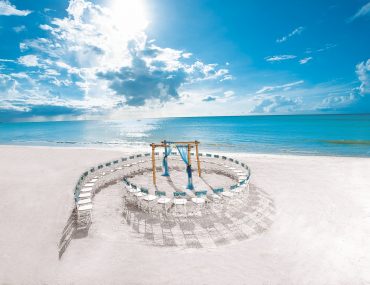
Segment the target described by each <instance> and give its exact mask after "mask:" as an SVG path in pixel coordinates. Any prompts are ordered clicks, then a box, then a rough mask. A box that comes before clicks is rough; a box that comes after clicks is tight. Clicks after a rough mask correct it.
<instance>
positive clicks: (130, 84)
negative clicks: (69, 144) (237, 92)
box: [6, 0, 232, 116]
mask: <svg viewBox="0 0 370 285" xmlns="http://www.w3.org/2000/svg"><path fill="white" fill-rule="evenodd" d="M140 2H141V1H140V0H137V1H136V0H135V1H130V5H129V6H130V7H131V6H133V7H134V8H135V9H134V10H132V9H131V10H130V9H129V8H130V7H129V6H127V7H122V5H123V6H124V5H128V4H127V3H128V2H126V1H120V0H112V1H110V2H109V3H110V4H109V5H110V6H101V5H98V4H94V3H93V2H91V1H88V0H70V1H69V5H68V8H67V9H66V11H67V15H66V16H65V17H63V18H53V19H51V20H50V21H49V22H46V23H41V25H39V28H40V29H42V30H44V31H46V32H47V34H48V36H46V37H39V38H30V39H26V40H24V41H23V42H21V43H20V45H19V47H20V50H21V51H22V52H24V53H28V54H27V55H24V56H21V57H20V58H19V59H18V60H17V63H19V64H20V65H23V67H24V68H25V69H26V70H27V68H31V70H32V71H33V72H34V73H31V72H30V70H28V74H29V75H30V76H31V77H32V78H31V79H32V82H25V81H17V83H14V84H15V86H16V87H15V91H14V92H18V93H17V94H21V93H22V92H23V94H26V95H27V96H31V91H32V94H40V93H41V92H45V94H44V95H45V97H44V98H43V100H45V101H50V100H53V99H55V98H61V97H63V98H64V100H65V102H63V103H62V102H61V101H58V100H56V101H55V104H54V106H57V105H58V104H61V106H63V107H64V108H71V109H76V108H77V107H76V106H79V105H78V104H80V105H83V106H86V108H80V107H78V108H77V109H78V110H79V111H80V110H82V112H86V114H89V113H91V112H92V110H95V111H96V110H99V109H101V110H104V112H106V111H107V110H115V109H117V108H119V109H125V108H134V107H138V108H140V107H142V106H144V105H145V104H149V103H150V105H151V106H154V104H159V105H162V104H163V103H166V102H172V101H177V100H180V99H181V98H180V95H179V93H180V91H179V90H180V89H181V90H183V91H186V89H187V88H188V87H190V86H193V85H194V86H195V85H196V84H198V83H199V82H202V81H207V82H211V81H215V82H220V81H223V80H230V79H232V76H231V74H230V73H229V70H228V69H226V68H223V67H221V66H219V65H218V64H216V63H205V62H203V61H201V60H193V59H192V54H191V53H190V52H188V51H186V52H185V51H183V50H177V49H172V48H169V47H160V46H158V45H155V44H154V43H155V41H154V40H153V39H148V36H147V34H146V33H145V28H146V26H147V21H146V20H145V19H144V16H143V14H142V13H141V11H140ZM118 8H127V9H118ZM122 13H124V15H122ZM18 80H20V78H18ZM24 80H25V79H24ZM28 81H30V80H28ZM25 90H28V91H30V92H24V91H25ZM50 90H52V92H51V91H50ZM8 93H9V94H6V96H7V97H8V98H9V100H11V98H12V97H11V96H10V92H8ZM24 96H25V95H24ZM24 96H23V97H22V98H24V99H25V97H24ZM13 98H14V96H13ZM28 100H31V99H30V98H28ZM71 100H76V101H75V102H74V103H73V104H68V102H70V101H71ZM21 102H23V103H19V102H18V103H17V104H18V105H17V106H20V104H24V105H25V106H28V105H27V104H28V103H27V100H24V101H21ZM77 103H78V104H77ZM37 104H40V105H43V104H42V102H41V101H33V103H32V104H31V105H32V106H36V105H37ZM76 104H77V105H76ZM32 110H36V109H35V108H31V111H30V112H28V115H29V116H30V115H31V113H32ZM50 110H55V111H56V112H58V110H60V111H62V110H64V109H63V108H61V109H58V108H53V109H50ZM104 112H103V113H104ZM50 113H51V112H50ZM63 113H65V111H63ZM77 113H78V112H76V114H77ZM71 114H72V113H71Z"/></svg>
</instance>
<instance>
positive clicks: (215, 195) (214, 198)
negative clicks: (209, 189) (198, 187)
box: [209, 193, 221, 200]
mask: <svg viewBox="0 0 370 285" xmlns="http://www.w3.org/2000/svg"><path fill="white" fill-rule="evenodd" d="M209 197H210V198H211V199H213V200H218V199H221V197H220V196H219V195H217V194H215V193H213V194H210V195H209Z"/></svg>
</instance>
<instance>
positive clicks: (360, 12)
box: [348, 2, 370, 22]
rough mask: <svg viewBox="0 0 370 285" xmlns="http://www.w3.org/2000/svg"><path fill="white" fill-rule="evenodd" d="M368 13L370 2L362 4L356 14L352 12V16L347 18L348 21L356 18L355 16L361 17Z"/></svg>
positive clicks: (369, 11) (369, 12)
mask: <svg viewBox="0 0 370 285" xmlns="http://www.w3.org/2000/svg"><path fill="white" fill-rule="evenodd" d="M368 14H370V2H368V3H367V4H365V5H364V6H362V7H361V8H360V9H359V10H358V11H357V13H356V14H354V15H353V16H352V17H350V18H349V19H348V22H352V21H354V20H356V19H357V18H360V17H363V16H366V15H368Z"/></svg>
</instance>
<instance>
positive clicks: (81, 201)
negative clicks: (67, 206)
mask: <svg viewBox="0 0 370 285" xmlns="http://www.w3.org/2000/svg"><path fill="white" fill-rule="evenodd" d="M89 203H91V199H90V198H87V199H80V200H78V202H77V204H78V205H83V204H89Z"/></svg>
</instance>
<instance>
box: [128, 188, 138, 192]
mask: <svg viewBox="0 0 370 285" xmlns="http://www.w3.org/2000/svg"><path fill="white" fill-rule="evenodd" d="M127 192H130V193H139V192H140V189H134V188H128V189H127Z"/></svg>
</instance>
